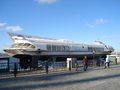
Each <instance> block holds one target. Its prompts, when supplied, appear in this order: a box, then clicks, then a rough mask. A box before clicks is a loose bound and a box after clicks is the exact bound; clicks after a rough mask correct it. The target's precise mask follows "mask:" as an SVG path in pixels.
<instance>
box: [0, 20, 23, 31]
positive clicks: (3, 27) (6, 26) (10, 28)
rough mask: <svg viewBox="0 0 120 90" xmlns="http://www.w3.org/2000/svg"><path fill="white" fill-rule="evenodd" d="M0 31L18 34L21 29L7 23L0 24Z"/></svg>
mask: <svg viewBox="0 0 120 90" xmlns="http://www.w3.org/2000/svg"><path fill="white" fill-rule="evenodd" d="M0 29H1V30H6V31H12V32H20V31H22V30H23V29H22V28H21V27H20V26H19V25H9V24H8V23H1V22H0Z"/></svg>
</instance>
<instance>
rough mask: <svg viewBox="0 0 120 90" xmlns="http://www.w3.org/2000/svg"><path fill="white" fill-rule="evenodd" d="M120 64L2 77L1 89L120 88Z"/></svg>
mask: <svg viewBox="0 0 120 90" xmlns="http://www.w3.org/2000/svg"><path fill="white" fill-rule="evenodd" d="M119 81H120V65H113V66H111V68H109V69H104V68H103V67H96V68H93V69H88V70H87V71H86V72H83V71H82V70H79V71H77V72H76V71H75V70H73V71H71V72H68V71H66V72H60V73H50V74H48V75H46V74H45V75H38V74H37V75H30V76H19V77H16V78H13V77H11V78H1V79H0V90H120V82H119Z"/></svg>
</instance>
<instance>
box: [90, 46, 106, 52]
mask: <svg viewBox="0 0 120 90" xmlns="http://www.w3.org/2000/svg"><path fill="white" fill-rule="evenodd" d="M88 51H90V52H93V51H95V52H102V51H104V48H100V47H88Z"/></svg>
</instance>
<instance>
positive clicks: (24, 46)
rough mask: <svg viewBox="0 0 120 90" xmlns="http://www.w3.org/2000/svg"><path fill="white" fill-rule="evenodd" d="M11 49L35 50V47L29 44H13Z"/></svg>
mask: <svg viewBox="0 0 120 90" xmlns="http://www.w3.org/2000/svg"><path fill="white" fill-rule="evenodd" d="M11 47H12V48H35V46H34V45H31V44H29V43H17V44H13V45H12V46H11Z"/></svg>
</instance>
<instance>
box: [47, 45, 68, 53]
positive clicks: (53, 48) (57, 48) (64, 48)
mask: <svg viewBox="0 0 120 90" xmlns="http://www.w3.org/2000/svg"><path fill="white" fill-rule="evenodd" d="M47 50H48V51H57V52H62V51H69V50H70V48H69V46H64V45H47Z"/></svg>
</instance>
